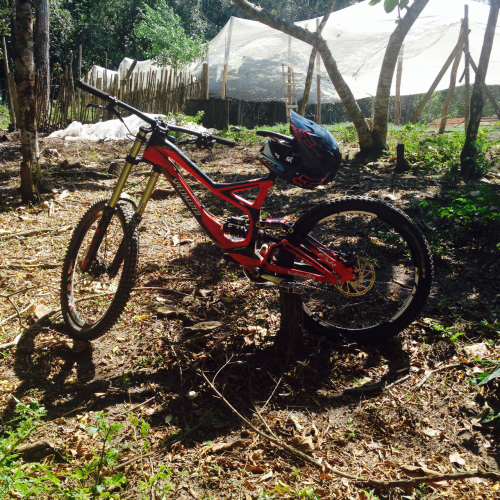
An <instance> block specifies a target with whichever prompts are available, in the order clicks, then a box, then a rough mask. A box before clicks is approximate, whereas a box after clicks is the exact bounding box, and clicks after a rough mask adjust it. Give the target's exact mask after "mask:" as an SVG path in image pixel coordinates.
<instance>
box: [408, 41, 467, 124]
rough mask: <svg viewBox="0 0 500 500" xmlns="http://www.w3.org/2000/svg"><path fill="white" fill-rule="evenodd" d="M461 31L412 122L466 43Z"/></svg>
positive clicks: (416, 118) (419, 113) (414, 121)
mask: <svg viewBox="0 0 500 500" xmlns="http://www.w3.org/2000/svg"><path fill="white" fill-rule="evenodd" d="M460 33H461V36H460V38H459V39H458V43H457V45H456V46H455V48H454V49H453V51H452V53H451V54H450V56H449V57H448V59H447V60H446V62H445V63H444V66H443V67H442V68H441V71H440V72H439V74H438V76H437V77H436V79H435V80H434V82H433V83H432V85H431V88H430V89H429V90H428V92H427V94H425V97H424V98H423V99H422V102H421V103H420V104H419V106H418V108H417V110H416V111H415V113H414V114H413V116H412V118H411V122H412V123H417V120H418V117H419V116H420V115H421V114H422V111H423V110H424V108H425V105H426V104H427V102H428V101H429V99H430V98H431V97H432V94H433V93H434V91H435V90H436V87H437V86H438V85H439V82H440V81H441V79H442V78H443V76H444V74H445V73H446V72H447V71H448V68H449V67H450V66H451V63H452V62H453V61H454V60H455V58H456V57H457V54H458V53H460V52H462V50H463V47H464V44H465V34H464V33H463V31H460Z"/></svg>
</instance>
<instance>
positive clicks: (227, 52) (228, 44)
mask: <svg viewBox="0 0 500 500" xmlns="http://www.w3.org/2000/svg"><path fill="white" fill-rule="evenodd" d="M233 24H234V17H233V16H231V19H230V20H229V30H228V31H229V33H228V36H227V38H226V50H225V53H224V72H223V74H222V90H221V98H222V99H225V98H226V86H227V69H228V63H229V57H230V55H231V38H232V37H233Z"/></svg>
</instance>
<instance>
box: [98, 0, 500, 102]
mask: <svg viewBox="0 0 500 500" xmlns="http://www.w3.org/2000/svg"><path fill="white" fill-rule="evenodd" d="M465 3H468V5H469V28H470V30H471V33H470V52H471V55H472V58H473V59H474V61H475V62H476V64H477V63H478V62H479V56H480V53H481V47H482V43H483V38H484V31H485V28H486V22H487V20H488V14H489V6H488V5H486V4H484V3H479V2H477V1H475V0H468V1H466V2H464V1H462V0H430V1H429V3H428V5H427V6H426V7H425V9H424V10H423V12H422V14H421V15H420V17H419V18H418V19H417V21H416V22H415V24H414V25H413V27H412V29H411V30H410V32H409V33H408V35H407V37H406V40H405V45H404V60H403V78H402V83H401V94H402V95H412V94H422V93H425V92H427V90H428V89H429V88H430V86H431V84H432V82H433V81H434V79H435V78H436V76H437V74H438V73H439V71H440V69H441V68H442V66H443V64H444V63H445V61H446V59H447V58H448V56H449V55H450V54H451V52H452V50H453V48H454V47H455V45H456V43H457V41H458V36H459V33H460V27H461V22H462V18H463V17H464V4H465ZM320 19H321V18H318V19H310V20H307V21H301V22H299V23H297V25H299V26H301V27H304V28H307V29H309V30H310V31H316V26H317V24H318V22H319V20H320ZM396 19H397V10H395V11H393V12H392V13H391V14H386V12H385V11H384V9H383V6H382V5H381V4H378V5H375V6H370V5H369V0H365V1H364V2H361V3H359V4H356V5H355V6H352V7H348V8H346V9H343V10H340V11H337V12H334V13H332V15H331V16H330V19H329V20H328V23H327V24H326V26H325V28H324V30H323V37H324V38H325V39H326V40H327V42H328V45H329V47H330V50H331V51H332V54H333V57H334V58H335V60H336V61H337V65H338V67H339V69H340V71H341V73H342V75H343V77H344V79H345V80H346V82H347V84H348V85H349V86H350V88H351V90H352V92H353V94H354V96H355V98H356V99H361V98H364V97H370V96H374V95H375V93H376V89H377V83H378V77H379V73H380V68H381V66H382V60H383V57H384V53H385V49H386V47H387V43H388V40H389V37H390V35H391V33H392V32H393V31H394V29H395V28H396ZM311 49H312V47H311V46H310V45H308V44H306V43H304V42H301V41H299V40H297V39H295V38H292V37H290V36H288V35H285V34H284V33H281V32H280V31H277V30H274V29H272V28H269V27H267V26H265V25H263V24H261V23H259V22H256V21H249V20H245V19H239V18H236V17H232V18H231V19H230V20H229V21H228V23H227V24H226V26H224V28H223V29H222V30H221V31H220V33H219V34H218V35H217V36H216V37H215V38H214V39H213V40H212V41H211V42H210V43H209V50H208V55H207V58H206V61H207V62H208V63H209V65H210V69H209V80H210V81H209V88H210V94H211V95H212V96H215V97H220V95H221V88H222V73H223V69H224V64H225V63H228V76H227V94H226V95H227V96H228V97H233V98H238V99H245V100H249V101H268V100H284V88H283V74H282V63H285V64H287V65H291V66H292V67H293V68H294V74H295V81H296V89H297V97H298V98H299V99H300V98H301V96H302V93H303V90H304V83H305V73H306V71H307V67H308V64H309V56H310V54H311ZM132 62H133V59H129V58H125V59H123V61H122V62H121V64H120V67H119V70H118V72H119V75H120V76H119V79H120V80H122V79H123V78H124V77H125V75H126V73H127V70H128V69H129V68H130V66H131V64H132ZM95 68H98V67H95ZM201 68H202V63H201V62H200V63H195V64H192V65H190V66H188V67H186V68H184V70H183V71H185V72H187V73H192V74H194V75H195V76H200V74H201ZM463 68H464V59H463V58H462V62H461V64H460V68H459V75H461V74H462V72H463ZM151 69H152V70H153V71H158V72H159V71H160V70H161V68H159V67H158V66H155V65H154V64H153V63H152V61H151V60H147V61H139V62H138V63H137V65H136V67H135V69H134V73H135V72H137V71H143V72H148V71H150V70H151ZM315 69H316V70H318V68H315ZM96 71H97V73H96V74H102V71H103V68H98V69H96ZM450 71H451V69H449V70H448V72H447V73H446V74H445V75H444V77H443V78H442V80H441V82H440V84H439V85H438V87H437V90H443V89H446V88H448V86H449V83H450ZM471 71H472V70H471ZM99 72H100V73H99ZM108 73H113V74H114V73H116V72H111V71H109V70H108ZM319 73H320V75H321V100H322V102H323V103H327V102H338V101H339V100H340V99H339V97H338V95H337V92H336V91H335V88H334V87H333V84H332V83H331V81H330V79H329V78H328V75H327V74H326V71H325V69H324V65H323V63H321V64H320V68H319ZM158 76H159V75H158ZM108 81H109V79H108ZM472 81H474V75H472ZM394 83H395V78H394V80H393V89H392V95H394V94H395V88H394ZM486 83H487V84H488V85H494V84H500V28H497V31H496V37H495V43H494V45H493V52H492V55H491V59H490V66H489V70H488V76H487V79H486ZM311 90H312V91H311V94H310V97H309V102H311V103H315V102H316V79H315V78H314V79H313V86H312V89H311Z"/></svg>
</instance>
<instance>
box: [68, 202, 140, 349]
mask: <svg viewBox="0 0 500 500" xmlns="http://www.w3.org/2000/svg"><path fill="white" fill-rule="evenodd" d="M106 203H107V200H100V201H97V202H96V203H94V204H93V205H92V206H91V207H90V208H89V209H88V210H87V212H86V213H85V215H84V216H83V217H82V219H81V220H80V222H79V223H78V225H77V227H76V229H75V231H74V233H73V236H72V238H71V241H70V244H69V246H68V250H67V252H66V257H65V259H64V264H63V270H62V278H61V310H62V315H63V318H64V322H65V324H66V327H67V330H68V334H69V335H70V337H72V338H75V339H79V340H92V339H95V338H97V337H100V336H101V335H103V334H105V333H106V332H107V331H108V330H109V329H110V328H112V327H113V325H114V324H115V323H116V322H117V321H118V319H119V317H120V315H121V314H122V312H123V310H124V309H125V306H126V304H127V302H128V300H129V297H130V293H131V291H132V288H133V286H134V282H135V278H136V272H137V259H138V248H139V237H138V232H137V224H136V221H135V216H134V212H133V210H132V209H131V208H130V206H129V204H128V203H126V202H119V203H118V205H117V207H116V211H115V213H114V214H113V216H112V218H111V221H110V223H109V225H108V227H107V229H106V234H105V236H104V238H103V240H102V243H101V245H100V247H99V249H98V251H97V255H96V258H95V260H94V262H93V263H92V264H91V266H90V267H89V268H88V269H87V270H86V271H85V272H83V271H82V270H81V267H80V266H81V264H82V262H83V261H84V260H85V258H86V255H87V250H88V248H89V245H90V242H91V241H92V238H93V236H94V234H95V231H96V229H97V227H98V225H99V221H100V220H101V217H102V214H103V211H104V208H105V207H106Z"/></svg>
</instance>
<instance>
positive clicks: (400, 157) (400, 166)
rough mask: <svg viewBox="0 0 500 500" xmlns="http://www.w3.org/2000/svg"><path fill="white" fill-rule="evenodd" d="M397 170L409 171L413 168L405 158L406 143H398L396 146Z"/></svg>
mask: <svg viewBox="0 0 500 500" xmlns="http://www.w3.org/2000/svg"><path fill="white" fill-rule="evenodd" d="M396 155H397V159H396V168H395V171H396V172H408V170H411V165H410V163H409V162H408V160H407V159H406V158H405V145H404V144H398V145H397V146H396Z"/></svg>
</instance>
